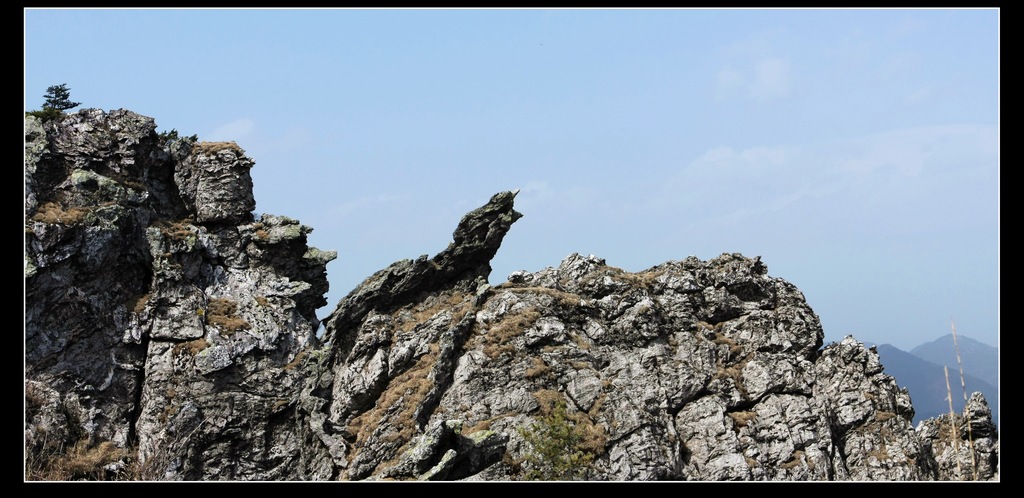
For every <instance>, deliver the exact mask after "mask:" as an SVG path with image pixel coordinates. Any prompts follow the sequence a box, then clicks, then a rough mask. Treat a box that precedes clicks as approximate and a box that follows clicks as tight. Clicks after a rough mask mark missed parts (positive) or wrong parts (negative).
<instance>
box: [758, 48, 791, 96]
mask: <svg viewBox="0 0 1024 498" xmlns="http://www.w3.org/2000/svg"><path fill="white" fill-rule="evenodd" d="M753 73H754V74H753V78H752V79H751V82H750V84H749V85H748V90H749V92H750V96H751V97H753V98H754V99H756V100H769V99H774V98H781V97H788V96H789V93H790V89H791V88H792V86H793V77H792V70H791V68H790V64H789V62H788V61H787V60H785V59H782V58H779V57H769V58H767V59H761V60H759V61H757V62H756V63H754V67H753Z"/></svg>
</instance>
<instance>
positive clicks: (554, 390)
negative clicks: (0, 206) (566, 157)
mask: <svg viewBox="0 0 1024 498" xmlns="http://www.w3.org/2000/svg"><path fill="white" fill-rule="evenodd" d="M154 129H155V125H154V124H153V122H152V120H151V119H150V118H145V117H142V116H138V115H136V114H134V113H130V112H128V111H123V110H121V111H112V112H110V113H103V112H102V111H97V110H85V111H81V112H79V113H77V114H72V115H68V116H67V117H66V118H65V119H64V120H63V121H60V122H49V123H46V124H41V123H39V122H38V121H37V120H35V119H34V118H28V120H27V123H26V217H27V219H26V249H25V251H26V256H25V258H26V270H25V279H26V292H27V295H26V298H27V304H26V348H27V349H26V373H25V374H26V388H25V389H26V406H27V410H26V444H27V445H28V448H29V455H30V463H32V462H35V463H38V462H41V461H45V458H44V457H45V456H46V455H52V454H54V453H55V452H57V451H58V450H59V449H60V448H66V447H70V446H73V445H74V444H75V443H79V444H81V445H82V448H92V449H93V450H95V451H97V452H98V451H99V450H100V449H103V448H106V449H108V450H109V449H110V447H111V446H110V445H111V443H112V447H115V448H118V449H120V451H114V452H109V451H108V453H106V455H107V456H106V457H105V458H104V459H103V461H102V462H101V464H102V465H105V466H106V469H103V468H101V469H100V471H97V472H92V473H90V472H87V471H85V470H80V471H79V472H78V474H76V476H82V477H91V478H98V477H108V478H109V477H116V476H120V477H121V478H130V477H135V478H138V477H142V478H148V479H191V480H227V479H232V480H412V479H420V480H442V479H467V480H517V479H522V478H526V477H527V476H531V475H534V473H535V472H537V471H539V470H545V469H544V468H543V467H545V466H549V467H553V466H555V465H556V464H557V463H558V462H556V461H553V460H551V459H550V458H549V459H548V460H545V459H544V458H542V456H543V455H541V453H542V452H541V450H540V449H539V448H538V446H536V445H539V444H541V443H542V442H544V441H545V439H544V438H540V439H538V438H537V437H536V436H537V434H547V436H545V437H547V439H546V441H550V440H551V438H552V437H558V438H560V439H558V441H559V442H562V443H564V444H563V446H562V448H561V449H560V450H559V451H558V454H560V455H574V456H575V457H576V460H575V462H577V464H575V465H566V466H564V468H561V469H560V470H559V472H561V474H559V476H560V477H562V478H564V479H592V480H934V479H965V478H966V479H998V472H997V471H998V435H997V433H996V429H995V426H994V425H992V423H991V413H990V412H989V411H988V406H987V404H986V403H985V400H984V398H983V397H981V396H980V395H976V396H975V397H974V398H972V399H971V401H970V403H968V406H967V407H966V408H965V410H964V413H963V414H962V415H958V416H956V417H953V418H951V419H948V420H947V419H944V418H942V417H940V418H939V419H935V420H930V421H926V423H923V424H922V425H921V426H920V427H919V428H918V429H917V430H915V429H914V428H913V427H912V426H911V424H910V420H911V419H912V417H913V407H912V404H911V400H910V398H909V395H908V394H907V392H906V391H905V390H902V389H900V388H899V387H898V386H897V385H896V384H895V381H894V380H893V378H892V377H891V376H889V375H887V374H885V373H884V369H883V367H882V365H881V364H880V363H879V361H878V355H877V354H876V353H875V352H874V351H873V350H871V349H868V348H865V347H864V346H863V344H861V343H859V342H858V341H857V340H856V339H854V338H853V337H847V338H846V339H844V340H843V341H842V342H840V343H838V344H830V345H828V346H825V347H822V338H823V337H824V334H823V332H822V330H821V325H820V322H819V320H818V317H817V316H816V315H815V314H814V312H813V310H811V309H810V307H809V306H808V305H807V303H806V301H805V299H804V296H803V295H802V293H801V292H800V291H799V290H798V289H797V288H796V287H794V286H793V285H792V284H790V283H788V282H786V281H785V280H782V279H780V278H776V277H771V276H769V275H768V268H767V266H766V265H765V264H764V263H763V262H761V261H760V258H753V259H752V258H748V257H745V256H743V255H740V254H723V255H721V256H720V257H718V258H714V259H712V260H709V261H702V260H699V259H697V258H695V257H689V258H686V259H683V260H679V261H669V262H666V263H664V264H661V265H657V266H654V267H652V268H650V269H647V270H644V271H641V272H636V273H630V272H626V271H624V270H621V269H619V268H616V267H614V266H610V265H608V264H607V263H606V262H605V261H604V260H603V259H601V258H598V257H596V256H592V255H591V256H583V255H580V254H572V255H569V256H568V257H566V258H565V259H564V260H563V261H562V262H561V263H560V264H558V265H557V266H554V267H548V268H544V269H542V270H539V271H536V272H528V271H518V272H515V273H513V274H512V275H510V276H509V278H508V281H507V282H504V283H502V284H500V285H496V286H491V285H489V284H488V283H487V282H488V279H487V277H488V276H489V274H490V271H491V268H490V260H491V258H493V256H494V255H495V253H496V252H497V250H498V248H499V246H500V244H501V241H502V239H503V237H504V236H505V235H506V234H507V233H508V231H509V229H510V228H511V226H512V224H513V223H514V222H515V221H516V220H518V219H519V218H520V217H521V216H522V215H521V214H520V213H518V212H516V211H515V209H514V208H513V201H514V198H515V195H516V193H515V192H501V193H498V194H496V195H494V196H493V197H492V198H491V199H490V201H488V202H487V203H486V204H485V205H484V206H481V207H480V208H478V209H475V210H473V211H471V212H470V213H468V214H467V215H466V216H465V217H463V219H462V220H461V221H460V223H459V224H458V226H457V227H456V229H455V232H454V233H453V237H452V239H453V240H452V243H451V244H449V246H448V247H447V248H445V249H444V250H442V251H441V252H440V253H438V254H437V255H436V256H434V257H433V258H429V259H428V257H427V256H425V255H424V256H421V257H419V258H417V259H415V260H402V261H398V262H396V263H394V264H392V265H391V266H389V267H387V268H385V269H383V270H381V271H379V272H377V273H375V274H373V275H371V276H370V277H369V278H367V279H366V280H365V281H364V282H363V283H362V284H360V285H359V286H358V287H357V288H356V289H354V290H353V291H352V292H351V293H350V294H349V295H348V296H346V297H345V298H344V299H342V300H341V301H340V302H339V303H338V304H337V306H336V308H335V310H334V311H333V312H332V313H331V314H330V315H329V316H328V317H327V319H325V320H324V322H323V323H324V327H325V331H324V334H323V337H322V338H321V339H320V340H318V339H317V338H316V336H315V335H314V334H315V331H316V329H317V325H318V322H317V320H316V317H315V314H314V313H315V310H316V309H317V308H318V307H320V306H322V305H323V304H325V302H324V300H323V295H324V293H325V292H326V290H327V281H326V274H325V266H326V263H327V262H328V261H330V260H331V259H333V258H334V257H335V254H334V253H333V252H323V251H319V250H317V249H315V248H310V247H308V246H307V245H306V239H305V236H306V234H307V233H308V232H309V230H310V229H309V228H308V227H305V226H303V225H301V224H299V223H298V222H297V221H295V220H292V219H290V218H286V217H283V216H271V215H262V216H261V217H260V218H259V219H258V220H257V219H256V218H255V217H253V215H252V213H251V209H252V208H253V207H254V202H253V199H252V190H251V187H252V185H251V179H250V177H249V175H248V171H249V169H250V168H251V167H253V161H252V160H251V159H249V158H248V157H246V156H245V155H244V152H243V151H242V150H241V149H240V148H238V146H237V145H235V144H233V143H217V144H208V143H200V144H191V143H189V142H186V141H173V142H171V143H165V142H162V141H161V139H160V138H159V137H158V136H157V135H156V134H155V133H154ZM946 418H948V417H946ZM552 427H555V428H560V430H561V432H557V431H555V432H544V430H546V428H547V429H551V428H552ZM552 430H553V429H552ZM552 434H555V435H556V436H552ZM559 434H560V435H559ZM969 439H970V440H971V443H968V440H969ZM58 443H59V444H58ZM104 445H108V446H104ZM549 456H550V455H549ZM57 460H59V458H58V459H57ZM60 461H67V460H60ZM131 464H134V466H133V465H131ZM29 467H30V468H31V469H37V468H38V469H42V470H45V468H44V467H43V466H41V465H29ZM132 469H136V470H132ZM42 470H40V472H42ZM51 470H52V469H51ZM547 470H550V469H547ZM548 475H550V474H548Z"/></svg>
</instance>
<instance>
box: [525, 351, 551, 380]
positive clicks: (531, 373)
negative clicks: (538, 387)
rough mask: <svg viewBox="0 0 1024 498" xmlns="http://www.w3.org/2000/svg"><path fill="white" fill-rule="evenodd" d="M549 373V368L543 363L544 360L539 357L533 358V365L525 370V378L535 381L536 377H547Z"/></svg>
mask: <svg viewBox="0 0 1024 498" xmlns="http://www.w3.org/2000/svg"><path fill="white" fill-rule="evenodd" d="M550 372H551V367H550V366H548V364H547V363H545V362H544V359H543V358H541V357H539V356H534V357H533V365H532V366H531V367H530V368H527V369H526V378H527V379H535V378H537V377H540V376H543V375H547V374H548V373H550Z"/></svg>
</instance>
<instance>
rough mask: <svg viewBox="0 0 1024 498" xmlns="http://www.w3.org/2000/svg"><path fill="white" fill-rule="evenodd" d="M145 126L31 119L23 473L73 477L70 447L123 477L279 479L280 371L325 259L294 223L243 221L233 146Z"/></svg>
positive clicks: (290, 376) (92, 113)
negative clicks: (168, 136)
mask: <svg viewBox="0 0 1024 498" xmlns="http://www.w3.org/2000/svg"><path fill="white" fill-rule="evenodd" d="M155 128H156V127H155V123H154V121H153V120H152V119H151V118H148V117H143V116H139V115H137V114H135V113H132V112H129V111H125V110H117V111H112V112H109V113H105V112H103V111H100V110H96V109H89V110H83V111H81V112H78V113H75V114H70V115H67V116H65V117H64V118H63V119H62V120H55V121H49V122H46V123H40V122H39V121H38V120H37V119H35V118H32V117H28V118H26V145H25V148H26V166H25V170H26V181H25V185H26V203H25V210H26V224H25V289H26V310H25V314H26V320H25V344H26V353H25V365H26V370H25V377H26V388H25V391H26V406H27V410H26V445H27V446H28V450H29V457H30V462H29V465H28V467H29V469H28V472H38V473H39V474H38V475H36V476H35V477H42V478H46V477H48V474H47V472H49V473H50V474H49V476H50V477H57V478H77V477H80V476H81V472H80V471H76V470H75V468H76V467H75V466H74V465H72V464H73V463H74V458H73V457H75V456H77V457H80V458H79V460H88V458H87V457H89V458H93V459H94V460H95V459H96V458H100V459H101V460H103V459H106V460H111V461H110V462H102V463H104V464H107V463H109V464H110V465H107V467H109V468H108V469H107V470H106V471H104V472H105V473H106V474H112V475H121V476H126V475H127V476H131V477H135V478H147V479H284V478H288V476H289V475H290V474H289V473H290V472H292V471H293V470H292V469H294V467H295V466H296V458H295V457H294V455H295V454H296V453H297V449H296V448H295V447H294V445H292V443H291V441H292V435H293V433H294V431H293V430H292V428H291V425H290V422H289V421H290V418H289V417H290V414H291V413H292V411H293V410H294V406H295V404H296V397H297V394H298V392H299V388H298V386H300V385H301V383H302V381H303V378H302V376H301V375H300V373H299V372H298V371H296V370H294V369H293V368H292V367H294V365H295V364H297V362H296V359H297V356H298V355H299V354H300V352H301V351H302V350H303V348H304V347H305V346H306V345H307V344H308V343H309V342H310V341H312V340H315V336H314V334H315V331H316V329H317V327H318V325H319V321H318V320H317V318H316V309H317V308H318V307H320V306H323V305H324V304H326V301H325V300H324V298H323V295H324V293H325V292H326V290H327V278H326V263H327V262H328V261H330V260H331V259H333V258H334V257H335V254H334V253H333V252H323V251H319V250H317V249H315V248H310V247H307V245H306V234H307V233H308V232H309V230H310V229H309V228H308V227H305V226H303V225H301V224H299V223H298V222H297V221H295V220H292V219H289V218H286V217H281V216H271V215H263V216H262V217H261V218H260V219H259V220H258V221H256V220H254V218H253V215H252V213H251V209H252V208H253V207H254V206H255V204H254V202H253V198H252V179H251V177H250V176H249V168H251V167H252V165H253V161H252V160H251V159H249V158H248V157H246V156H245V154H244V152H243V151H242V150H241V149H240V148H239V147H238V146H237V145H235V144H233V143H198V144H193V143H192V142H191V141H188V140H175V141H171V142H168V141H166V140H164V139H162V138H161V137H160V136H159V135H158V134H157V133H156V132H155ZM110 443H112V444H113V445H115V446H116V447H117V448H118V451H114V452H111V451H107V452H106V456H104V457H102V458H101V457H100V456H98V453H97V452H98V451H100V450H99V448H100V447H101V445H102V444H107V445H108V446H107V447H106V448H109V444H110ZM72 447H74V448H77V450H76V451H78V452H79V454H77V455H69V454H67V452H65V451H64V449H66V448H72ZM124 455H129V456H130V458H120V457H122V456H124ZM129 462H131V463H132V465H133V467H134V468H132V469H129V468H127V464H128V463H129ZM69 469H70V470H69ZM29 477H33V476H32V475H29ZM93 477H96V475H95V472H94V474H93Z"/></svg>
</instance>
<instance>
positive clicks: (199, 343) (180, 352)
mask: <svg viewBox="0 0 1024 498" xmlns="http://www.w3.org/2000/svg"><path fill="white" fill-rule="evenodd" d="M208 347H210V343H209V342H207V341H206V338H204V337H200V338H199V339H196V340H194V341H187V342H179V343H178V344H175V345H174V347H173V348H171V351H172V353H173V354H174V355H175V356H184V355H189V356H195V355H197V354H199V352H200V351H202V350H204V349H206V348H208Z"/></svg>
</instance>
